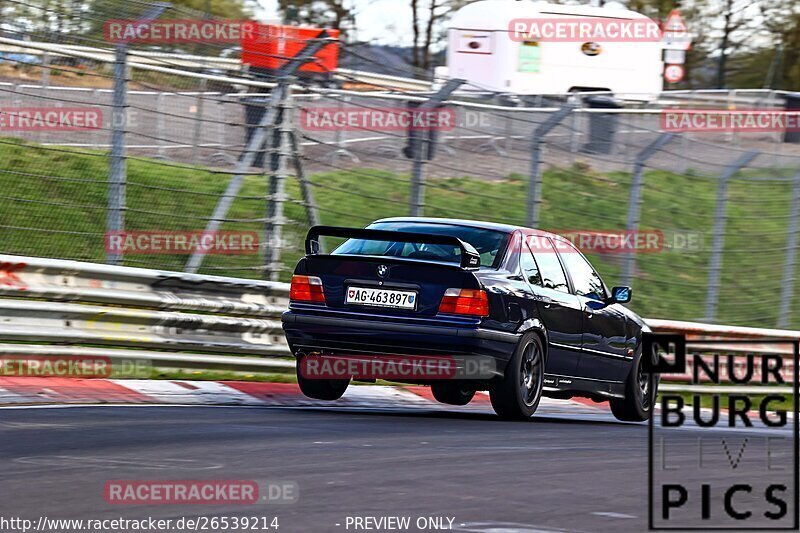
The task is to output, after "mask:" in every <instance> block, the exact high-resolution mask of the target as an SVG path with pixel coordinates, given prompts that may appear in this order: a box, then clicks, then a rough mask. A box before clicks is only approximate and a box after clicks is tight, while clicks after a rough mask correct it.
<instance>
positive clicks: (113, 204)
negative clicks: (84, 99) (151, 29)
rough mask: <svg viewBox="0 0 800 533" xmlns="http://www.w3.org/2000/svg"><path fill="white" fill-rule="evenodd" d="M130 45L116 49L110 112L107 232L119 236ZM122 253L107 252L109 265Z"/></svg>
mask: <svg viewBox="0 0 800 533" xmlns="http://www.w3.org/2000/svg"><path fill="white" fill-rule="evenodd" d="M168 7H169V4H168V3H165V2H158V3H155V4H153V5H151V6H150V7H149V8H148V9H147V11H146V12H145V13H144V14H143V15H142V17H141V18H140V19H139V20H138V22H148V21H152V20H155V19H157V18H158V17H159V16H161V13H163V12H164V10H165V9H167V8H168ZM129 76H130V70H129V69H128V43H127V42H119V43H117V45H116V47H115V49H114V91H113V95H112V104H111V105H112V112H111V152H110V153H109V157H108V213H107V215H106V232H107V233H108V232H120V231H124V229H125V185H126V180H127V174H126V165H125V129H126V128H127V127H128V125H127V119H128V117H127V111H128V103H127V91H128V77H129ZM122 259H123V257H122V254H121V253H113V252H108V251H107V252H106V263H108V264H110V265H118V264H120V263H121V262H122Z"/></svg>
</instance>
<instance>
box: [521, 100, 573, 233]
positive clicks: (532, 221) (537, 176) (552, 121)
mask: <svg viewBox="0 0 800 533" xmlns="http://www.w3.org/2000/svg"><path fill="white" fill-rule="evenodd" d="M540 98H541V97H540ZM539 105H541V104H539ZM574 110H575V108H574V107H573V105H572V104H567V105H565V106H564V107H562V108H561V109H559V110H558V111H556V112H555V113H553V114H552V115H550V116H549V117H548V118H547V120H545V121H544V122H542V123H541V124H539V126H537V127H536V129H535V130H533V148H532V150H531V177H530V183H529V185H528V214H527V217H526V218H525V221H526V223H527V225H528V227H529V228H535V227H536V226H537V225H538V224H539V206H540V204H541V203H542V169H541V167H542V161H541V159H542V147H543V146H544V136H545V135H547V134H548V133H549V132H550V131H551V130H552V129H553V128H555V127H556V126H558V125H559V124H560V123H561V121H562V120H564V118H566V116H567V115H569V114H570V113H572V112H573V111H574Z"/></svg>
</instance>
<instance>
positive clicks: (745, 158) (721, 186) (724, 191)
mask: <svg viewBox="0 0 800 533" xmlns="http://www.w3.org/2000/svg"><path fill="white" fill-rule="evenodd" d="M758 154H759V152H758V151H756V150H751V151H749V152H747V153H744V154H742V155H741V156H740V157H739V159H737V160H736V161H734V162H733V163H732V164H730V165H728V166H727V167H725V170H723V171H722V174H720V176H719V178H718V181H717V204H716V208H715V210H714V229H713V234H712V237H711V260H710V262H709V265H708V292H707V294H706V312H705V321H707V322H712V321H714V320H716V318H717V303H718V301H719V279H720V273H721V270H722V253H723V251H724V249H725V224H726V222H727V215H726V211H727V203H728V182H729V181H730V179H731V178H732V177H733V175H734V174H736V173H737V172H738V171H739V169H741V168H742V167H743V166H745V165H747V164H748V163H749V162H750V161H752V160H753V159H755V158H756V157H757V156H758Z"/></svg>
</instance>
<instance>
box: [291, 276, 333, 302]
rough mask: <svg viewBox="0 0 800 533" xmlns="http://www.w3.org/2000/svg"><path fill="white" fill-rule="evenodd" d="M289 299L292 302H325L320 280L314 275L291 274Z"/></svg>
mask: <svg viewBox="0 0 800 533" xmlns="http://www.w3.org/2000/svg"><path fill="white" fill-rule="evenodd" d="M289 299H290V300H291V301H293V302H321V303H325V293H324V292H323V291H322V280H321V279H319V278H318V277H316V276H292V288H291V289H290V290H289Z"/></svg>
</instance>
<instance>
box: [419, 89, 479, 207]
mask: <svg viewBox="0 0 800 533" xmlns="http://www.w3.org/2000/svg"><path fill="white" fill-rule="evenodd" d="M464 83H465V81H464V80H461V79H451V80H447V83H445V84H444V86H443V87H442V88H441V89H439V90H438V91H437V92H436V93H434V94H433V95H432V96H431V97H430V98H428V99H427V100H425V101H424V102H422V103H421V104H420V105H418V106H417V107H413V108H411V114H412V115H414V114H416V113H420V112H425V111H428V110H431V109H435V108H436V107H438V106H439V105H440V104H441V103H442V102H444V101H445V100H446V99H447V97H448V96H450V95H451V94H452V93H453V92H454V91H455V90H456V89H458V88H459V87H461V85H463V84H464ZM431 133H433V132H431V131H417V132H414V131H413V130H409V132H408V141H409V143H408V148H407V150H405V154H406V157H409V158H411V159H412V160H413V161H414V162H413V164H412V167H411V191H410V193H409V198H408V203H409V214H410V215H411V216H412V217H419V216H422V212H423V209H424V206H425V173H424V167H425V163H426V162H427V160H429V159H430V155H431V153H432V150H433V141H432V140H431V139H430V135H431ZM423 137H425V138H423Z"/></svg>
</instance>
